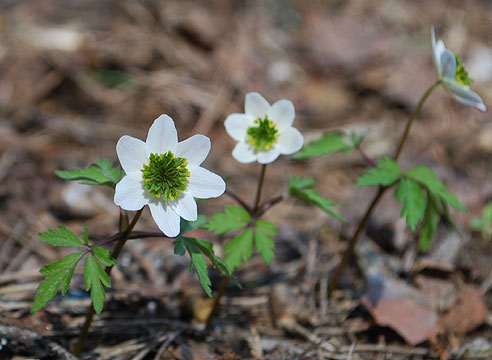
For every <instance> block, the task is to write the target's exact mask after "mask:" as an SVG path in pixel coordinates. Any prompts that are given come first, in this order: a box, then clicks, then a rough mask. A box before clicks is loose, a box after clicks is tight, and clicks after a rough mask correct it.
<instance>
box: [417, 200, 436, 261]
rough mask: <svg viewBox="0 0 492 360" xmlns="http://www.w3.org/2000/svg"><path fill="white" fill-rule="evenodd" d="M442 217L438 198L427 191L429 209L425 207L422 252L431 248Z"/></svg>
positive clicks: (421, 234)
mask: <svg viewBox="0 0 492 360" xmlns="http://www.w3.org/2000/svg"><path fill="white" fill-rule="evenodd" d="M440 219H441V214H440V211H439V208H438V204H437V201H436V198H435V197H434V196H433V195H432V194H429V192H427V209H425V216H424V221H423V223H422V227H421V228H420V234H419V250H420V251H421V252H426V251H427V250H428V249H429V247H430V245H431V243H432V239H433V238H434V236H435V235H436V232H437V226H438V225H439V220H440Z"/></svg>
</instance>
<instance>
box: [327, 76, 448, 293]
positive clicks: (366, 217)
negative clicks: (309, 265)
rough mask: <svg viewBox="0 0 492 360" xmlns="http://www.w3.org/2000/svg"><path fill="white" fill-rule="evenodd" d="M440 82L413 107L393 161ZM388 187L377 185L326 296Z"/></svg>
mask: <svg viewBox="0 0 492 360" xmlns="http://www.w3.org/2000/svg"><path fill="white" fill-rule="evenodd" d="M440 83H441V80H437V81H436V82H435V83H434V84H432V85H431V86H430V87H429V88H428V89H427V91H426V92H425V93H424V95H422V97H421V98H420V101H419V103H418V104H417V106H416V107H415V109H414V110H413V111H412V113H411V114H410V117H409V118H408V121H407V125H406V127H405V131H404V132H403V135H402V137H401V139H400V142H399V144H398V148H397V150H396V153H395V155H394V157H393V159H394V160H395V161H397V160H398V158H399V157H400V155H401V152H402V150H403V146H404V145H405V142H406V141H407V139H408V135H409V134H410V129H411V127H412V124H413V122H414V120H415V118H416V117H417V115H418V114H419V112H420V109H422V106H423V105H424V103H425V101H426V100H427V98H428V97H429V95H430V94H431V93H432V91H433V90H434V89H435V88H436V87H437V86H438V85H439V84H440ZM388 188H389V187H382V186H380V187H379V189H378V192H377V193H376V196H374V199H373V200H372V202H371V203H370V204H369V207H368V208H367V210H366V212H365V214H364V216H363V217H362V219H361V221H360V222H359V225H358V226H357V229H356V230H355V232H354V234H353V235H352V238H351V239H350V241H349V245H348V246H347V249H346V250H345V252H344V253H343V257H342V260H341V261H340V264H339V265H338V267H337V269H336V271H335V275H334V276H333V279H331V281H330V283H329V285H328V297H330V296H331V294H332V292H333V290H335V288H336V287H337V285H338V282H339V281H340V278H341V277H342V274H343V272H344V271H345V268H346V267H347V264H348V262H349V260H350V258H351V256H352V254H353V252H354V249H355V245H356V244H357V241H358V240H359V238H360V236H361V235H362V233H363V232H364V230H365V228H366V226H367V223H368V222H369V218H370V217H371V214H372V212H373V210H374V209H375V208H376V206H377V204H378V203H379V201H380V200H381V198H382V197H383V195H384V193H385V192H386V190H387V189H388Z"/></svg>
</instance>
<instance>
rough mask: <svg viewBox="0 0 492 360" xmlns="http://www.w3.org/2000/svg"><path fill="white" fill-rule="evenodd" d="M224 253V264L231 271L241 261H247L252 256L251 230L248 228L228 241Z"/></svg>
mask: <svg viewBox="0 0 492 360" xmlns="http://www.w3.org/2000/svg"><path fill="white" fill-rule="evenodd" d="M224 252H225V253H226V254H227V255H226V257H225V263H226V265H227V267H228V268H229V269H230V270H231V271H232V270H234V269H236V268H238V267H239V266H240V265H241V262H242V261H244V262H246V261H248V260H249V259H250V258H251V255H252V254H253V229H252V228H251V227H248V228H247V229H246V230H244V231H243V232H242V233H240V234H239V235H237V236H236V237H234V238H233V239H232V240H230V241H229V242H228V243H227V244H226V246H225V248H224Z"/></svg>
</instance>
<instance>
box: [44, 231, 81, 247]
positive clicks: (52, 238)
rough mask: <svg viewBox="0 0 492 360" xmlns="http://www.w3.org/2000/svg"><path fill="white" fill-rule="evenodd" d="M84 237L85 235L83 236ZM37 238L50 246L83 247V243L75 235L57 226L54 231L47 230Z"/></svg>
mask: <svg viewBox="0 0 492 360" xmlns="http://www.w3.org/2000/svg"><path fill="white" fill-rule="evenodd" d="M84 236H85V235H84ZM39 237H40V238H41V239H42V240H43V241H44V242H46V243H47V244H50V245H52V246H68V247H78V248H80V247H84V246H85V245H84V242H85V240H84V241H81V240H80V239H79V238H78V237H77V235H75V234H74V233H73V232H71V231H70V230H68V229H67V228H66V227H63V226H59V227H58V232H57V231H56V230H48V231H45V232H42V233H40V234H39Z"/></svg>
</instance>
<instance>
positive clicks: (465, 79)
mask: <svg viewBox="0 0 492 360" xmlns="http://www.w3.org/2000/svg"><path fill="white" fill-rule="evenodd" d="M454 57H455V58H456V75H455V76H454V81H455V82H457V83H458V84H461V85H464V86H471V84H472V83H473V79H472V78H471V77H469V76H468V73H467V72H466V70H465V67H464V66H463V63H462V62H461V60H460V58H459V56H458V55H456V54H454Z"/></svg>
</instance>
